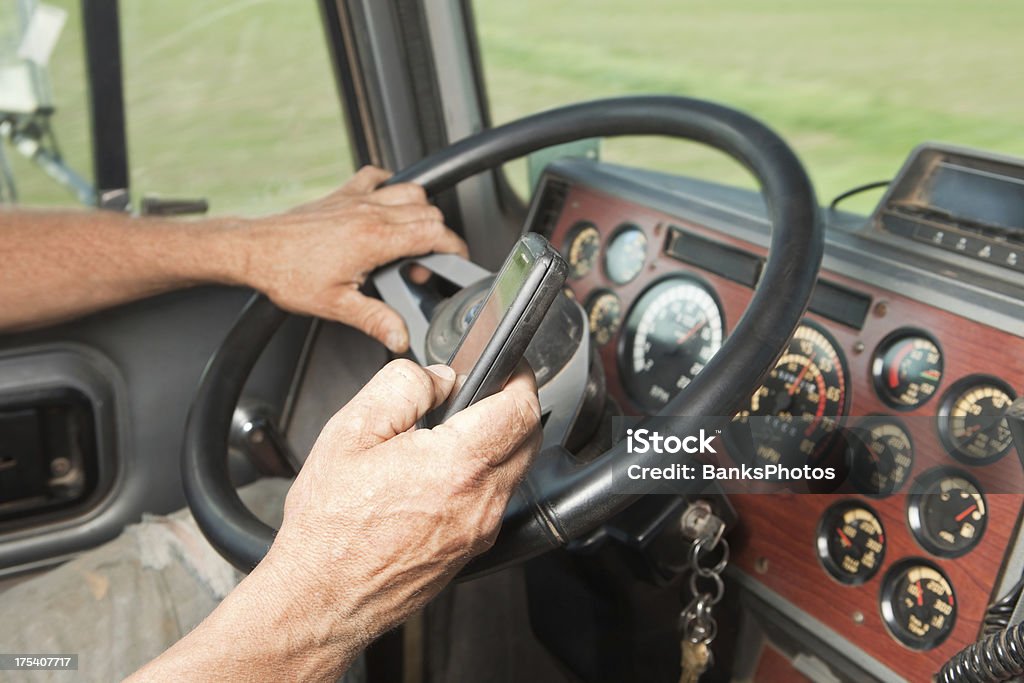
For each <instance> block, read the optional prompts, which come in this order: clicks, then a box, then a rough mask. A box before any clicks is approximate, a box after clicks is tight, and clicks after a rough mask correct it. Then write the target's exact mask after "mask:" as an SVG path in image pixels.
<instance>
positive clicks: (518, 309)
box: [425, 233, 569, 426]
mask: <svg viewBox="0 0 1024 683" xmlns="http://www.w3.org/2000/svg"><path fill="white" fill-rule="evenodd" d="M568 272H569V268H568V265H567V264H566V262H565V259H563V258H562V255H561V254H559V253H558V251H557V250H555V248H554V247H552V246H551V244H550V243H548V241H547V240H546V239H544V238H543V237H541V236H540V235H538V234H536V233H527V234H526V235H524V236H523V237H522V238H520V240H519V242H517V243H516V245H515V247H514V248H513V249H512V252H511V253H510V254H509V256H508V258H507V259H506V260H505V263H504V265H502V267H501V270H499V271H498V275H497V277H495V278H494V282H493V283H492V284H491V288H490V290H489V291H488V292H487V296H486V297H484V299H483V300H482V302H481V303H480V304H479V305H478V306H477V307H476V310H477V313H476V316H475V317H474V319H473V321H472V322H471V323H470V325H469V327H468V328H467V329H466V331H465V333H463V335H462V339H460V340H459V343H458V346H456V347H455V351H453V352H452V356H451V358H450V359H449V361H448V365H450V366H451V368H452V369H453V370H455V387H454V388H453V389H452V393H451V395H450V396H449V397H448V400H447V401H445V402H444V403H443V404H442V405H441V406H439V407H438V408H436V409H435V410H434V411H432V412H431V413H430V414H429V415H427V417H426V419H425V423H426V424H427V425H428V426H433V425H437V424H441V423H442V422H444V421H445V420H447V419H448V418H450V417H451V416H452V415H454V414H455V413H457V412H459V411H460V410H464V409H465V408H467V407H469V406H470V405H472V404H474V403H476V402H477V401H480V400H482V399H484V398H486V397H488V396H490V395H492V394H494V393H497V392H498V391H501V389H502V388H503V387H504V386H505V384H506V383H507V382H508V380H509V377H511V376H512V373H513V372H514V371H515V369H516V366H517V365H518V364H519V362H520V361H521V360H522V359H523V354H524V353H525V352H526V347H527V346H529V345H530V341H531V340H532V339H533V335H534V334H535V333H536V332H537V328H539V327H540V324H541V322H542V321H543V320H544V316H545V314H546V313H547V312H548V309H549V308H550V307H551V304H552V302H554V300H555V297H557V296H558V294H559V292H561V290H562V287H563V286H564V285H565V278H566V275H567V274H568Z"/></svg>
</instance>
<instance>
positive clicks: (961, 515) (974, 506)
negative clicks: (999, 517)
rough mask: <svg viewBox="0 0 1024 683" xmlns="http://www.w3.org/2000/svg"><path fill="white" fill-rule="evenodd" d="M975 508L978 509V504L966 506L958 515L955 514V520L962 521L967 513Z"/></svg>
mask: <svg viewBox="0 0 1024 683" xmlns="http://www.w3.org/2000/svg"><path fill="white" fill-rule="evenodd" d="M977 509H978V504H977V503H975V504H974V505H972V506H971V507H969V508H967V509H966V510H964V511H963V512H961V513H960V514H959V515H957V516H956V521H958V522H962V521H964V517H966V516H967V515H969V514H971V513H972V512H974V511H975V510H977Z"/></svg>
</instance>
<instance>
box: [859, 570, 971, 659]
mask: <svg viewBox="0 0 1024 683" xmlns="http://www.w3.org/2000/svg"><path fill="white" fill-rule="evenodd" d="M915 567H927V568H929V569H932V570H934V571H936V572H938V573H939V575H940V576H941V577H942V578H943V579H944V580H945V581H946V585H947V586H949V592H950V594H951V595H952V596H953V612H952V614H951V615H950V617H949V628H948V629H945V630H944V631H943V632H942V633H939V634H938V635H937V636H932V637H929V638H926V639H925V640H923V641H922V640H920V639H919V638H917V637H915V636H913V635H908V634H907V633H906V632H905V631H904V630H903V629H902V627H901V626H899V625H897V624H896V612H895V610H894V608H893V591H894V590H895V585H894V584H895V583H896V581H897V578H898V577H899V576H901V575H902V574H904V573H905V572H907V571H910V570H911V569H913V568H915ZM878 609H879V612H880V613H881V615H882V623H883V624H885V629H886V630H887V631H888V632H889V635H891V636H892V637H893V639H894V640H896V642H898V643H900V644H901V645H903V646H904V647H906V648H907V649H910V650H914V651H917V652H924V651H926V650H934V649H935V648H937V647H938V646H939V645H942V643H944V642H945V641H946V639H947V638H949V636H950V635H951V634H952V633H953V631H954V630H955V629H956V618H957V615H958V614H959V612H960V599H959V598H957V596H956V587H955V586H954V585H953V582H952V581H950V580H949V576H948V575H947V574H946V572H944V571H942V569H941V568H940V567H939V566H938V565H937V564H935V563H934V562H932V561H931V560H928V559H925V558H923V557H907V558H904V559H902V560H900V561H898V562H895V563H893V565H892V566H891V567H889V569H888V570H887V571H886V572H885V576H884V577H883V578H882V587H881V589H880V590H879V596H878Z"/></svg>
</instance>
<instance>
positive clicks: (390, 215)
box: [244, 166, 467, 352]
mask: <svg viewBox="0 0 1024 683" xmlns="http://www.w3.org/2000/svg"><path fill="white" fill-rule="evenodd" d="M390 176H391V174H390V173H389V172H387V171H384V170H381V169H379V168H374V167H372V166H367V167H364V168H363V169H361V170H360V171H359V172H358V173H357V174H356V175H355V176H353V177H352V179H351V180H350V181H349V182H348V183H346V184H345V185H344V186H342V187H341V189H339V190H337V191H336V192H334V193H332V194H330V195H328V196H326V197H324V198H323V199H320V200H317V201H314V202H311V203H309V204H303V205H301V206H299V207H296V208H294V209H292V210H290V211H287V212H285V213H282V214H277V215H274V216H269V217H267V218H262V219H257V220H256V221H254V222H253V223H251V224H249V225H248V227H247V229H246V243H245V247H244V248H245V249H246V251H247V253H248V255H249V256H248V262H247V265H246V277H245V280H246V282H247V284H249V285H250V286H252V287H254V288H256V289H259V290H260V291H262V292H264V293H265V294H267V295H268V296H269V297H270V298H271V300H273V301H274V303H276V304H277V305H279V306H281V307H282V308H285V309H288V310H290V311H294V312H298V313H304V314H309V315H315V316H318V317H321V318H328V319H333V320H337V321H339V322H343V323H345V324H347V325H352V326H353V327H356V328H358V329H360V330H362V331H363V332H365V333H366V334H368V335H370V336H371V337H374V338H375V339H378V340H379V341H381V342H382V343H383V344H384V345H385V346H387V347H388V348H389V349H391V350H392V351H394V352H401V351H404V350H405V349H406V348H408V346H409V335H408V331H407V330H406V327H405V323H404V322H403V321H402V318H401V317H400V316H399V315H398V313H396V312H395V311H394V310H393V309H392V308H391V307H390V306H388V305H387V304H385V303H383V302H382V301H379V300H377V299H373V298H370V297H367V296H365V295H364V294H362V293H361V292H360V291H359V288H360V286H361V285H362V284H363V282H364V281H365V280H366V277H367V276H368V275H369V274H370V272H371V271H373V269H375V268H377V267H378V266H382V265H384V264H386V263H389V262H391V261H394V260H396V259H399V258H403V257H406V256H415V255H421V254H427V253H430V252H446V253H456V254H461V255H463V256H466V255H467V250H466V245H465V243H463V241H462V240H461V239H459V237H458V236H457V235H456V234H455V233H453V232H452V231H451V230H449V229H448V228H447V227H445V225H444V217H443V216H442V215H441V211H440V210H439V209H438V208H437V207H435V206H432V205H431V204H429V203H428V202H427V196H426V193H425V192H424V190H423V188H422V187H420V186H418V185H413V184H409V183H404V184H399V185H392V186H389V187H384V188H380V189H376V188H377V187H378V186H379V185H380V184H381V183H382V182H384V181H385V180H387V179H388V178H389V177H390Z"/></svg>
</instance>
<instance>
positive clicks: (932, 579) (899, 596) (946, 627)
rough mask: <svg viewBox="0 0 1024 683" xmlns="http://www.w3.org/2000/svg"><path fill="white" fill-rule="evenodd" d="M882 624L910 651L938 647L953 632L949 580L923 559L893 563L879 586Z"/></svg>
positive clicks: (953, 601)
mask: <svg viewBox="0 0 1024 683" xmlns="http://www.w3.org/2000/svg"><path fill="white" fill-rule="evenodd" d="M881 608H882V621H884V622H885V626H886V628H888V629H889V633H891V634H892V636H893V637H894V638H895V639H896V640H898V641H900V642H901V643H903V644H904V645H906V646H907V647H909V648H910V649H912V650H930V649H931V648H933V647H937V646H938V645H940V644H941V643H942V641H944V640H945V639H946V638H947V637H948V636H949V634H950V633H952V632H953V625H954V624H955V623H956V598H955V597H954V595H953V586H952V585H951V584H950V583H949V579H947V578H946V575H945V574H943V573H942V570H940V569H939V568H938V567H936V566H935V565H933V564H932V563H930V562H927V561H925V560H915V559H908V560H904V561H902V562H899V563H897V564H894V565H893V566H892V567H891V568H890V569H889V571H888V572H887V573H886V575H885V580H884V581H883V583H882V604H881Z"/></svg>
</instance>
